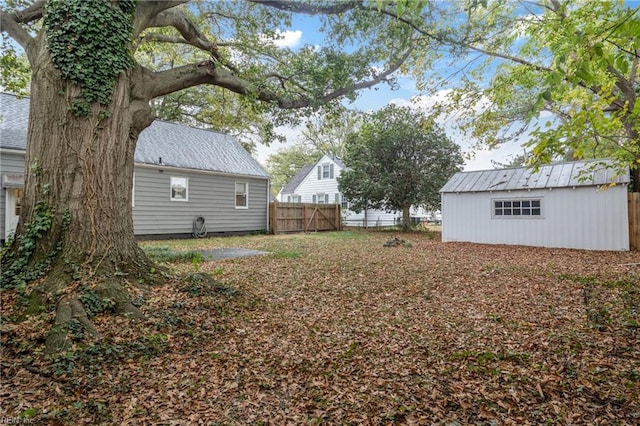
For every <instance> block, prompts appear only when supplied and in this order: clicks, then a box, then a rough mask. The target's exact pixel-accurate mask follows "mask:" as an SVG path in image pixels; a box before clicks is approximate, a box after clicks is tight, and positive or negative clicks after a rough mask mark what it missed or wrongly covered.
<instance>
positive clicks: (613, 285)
mask: <svg viewBox="0 0 640 426" xmlns="http://www.w3.org/2000/svg"><path fill="white" fill-rule="evenodd" d="M433 235H434V234H433V233H414V234H392V233H380V232H342V233H319V234H308V235H300V234H299V235H288V236H267V235H265V236H252V237H234V238H212V239H203V240H188V241H187V240H183V241H175V242H171V243H168V242H156V243H145V244H144V245H145V246H146V247H147V248H149V247H151V248H153V247H154V246H167V245H171V247H172V248H173V249H174V250H180V251H188V250H196V249H212V248H215V247H243V248H251V249H259V250H267V251H269V252H270V253H271V254H269V255H265V256H257V257H247V258H240V259H225V260H218V261H215V260H214V261H205V262H202V261H201V260H202V259H199V258H198V257H197V256H196V257H194V258H193V259H194V260H193V261H191V262H189V261H187V262H182V263H173V264H171V265H172V266H171V267H172V268H174V269H175V270H176V271H178V272H181V273H183V274H185V275H183V278H181V279H179V280H178V279H174V280H172V281H171V282H169V283H168V284H167V285H165V286H162V287H158V288H152V289H149V290H147V291H143V292H140V293H139V294H137V297H138V298H139V301H140V302H141V303H142V306H141V309H142V310H143V311H144V313H145V314H146V315H147V317H148V320H147V321H142V322H141V321H138V322H136V321H134V320H130V319H127V318H122V317H114V316H111V315H106V314H98V315H96V317H95V318H94V321H95V323H96V326H97V328H98V329H99V331H100V332H101V333H102V336H103V337H102V339H101V340H99V341H97V342H88V341H87V342H84V343H83V341H82V336H78V338H79V343H78V344H77V346H76V347H75V348H74V350H73V351H70V352H68V353H65V354H62V355H59V356H57V357H55V358H54V359H43V357H42V356H41V354H40V351H41V350H42V339H43V337H44V333H45V331H46V328H47V326H48V324H47V322H48V321H50V317H47V316H40V317H31V318H28V319H27V320H26V321H23V322H20V323H17V322H14V321H13V320H12V318H13V317H12V316H13V315H14V311H13V306H14V305H15V303H19V300H17V299H18V297H17V296H16V295H15V294H12V293H8V292H4V293H3V294H2V317H3V323H2V348H3V349H2V359H1V366H2V383H1V385H0V400H1V401H2V403H1V413H0V416H1V417H3V418H13V419H15V418H18V417H22V418H23V419H28V420H30V421H31V422H32V423H34V424H69V425H77V424H150V425H151V424H167V425H172V424H225V425H226V424H229V425H234V424H278V425H280V424H283V425H284V424H292V425H299V424H374V425H378V424H380V425H382V424H447V425H460V424H517V425H525V424H602V425H605V424H607V425H609V424H614V425H615V424H619V425H625V424H628V425H632V424H638V423H640V344H639V343H640V337H639V336H640V329H639V328H638V322H640V265H638V262H640V256H639V255H638V253H637V252H635V253H615V252H588V251H577V250H561V249H546V248H532V247H513V246H492V245H479V244H467V243H442V242H440V241H439V240H438V238H435V239H434V238H433ZM392 237H399V238H401V239H403V240H405V243H404V244H401V245H398V246H394V247H383V245H384V243H385V242H386V241H388V240H389V239H390V238H392ZM203 272H206V273H210V274H211V275H212V276H213V277H214V281H209V280H206V279H204V278H203V277H202V276H201V275H199V274H200V273H203ZM86 302H87V303H90V300H89V299H87V301H86Z"/></svg>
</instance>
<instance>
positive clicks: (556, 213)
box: [442, 185, 629, 250]
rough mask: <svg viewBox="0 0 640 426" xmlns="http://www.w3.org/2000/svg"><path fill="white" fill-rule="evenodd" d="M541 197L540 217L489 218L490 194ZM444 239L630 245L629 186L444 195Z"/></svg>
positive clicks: (544, 244) (563, 245)
mask: <svg viewBox="0 0 640 426" xmlns="http://www.w3.org/2000/svg"><path fill="white" fill-rule="evenodd" d="M511 198H513V199H515V200H517V199H518V198H520V199H529V198H542V215H541V216H540V217H525V216H518V217H514V216H511V217H502V218H493V217H492V208H493V203H492V200H493V199H511ZM442 240H443V241H447V242H448V241H467V242H475V243H488V244H514V245H528V246H542V247H561V248H575V249H586V250H629V225H628V213H627V189H626V186H624V185H617V186H615V187H611V188H608V189H606V190H600V189H598V187H576V188H554V189H552V190H549V189H540V190H531V191H528V190H523V191H496V192H474V193H443V194H442Z"/></svg>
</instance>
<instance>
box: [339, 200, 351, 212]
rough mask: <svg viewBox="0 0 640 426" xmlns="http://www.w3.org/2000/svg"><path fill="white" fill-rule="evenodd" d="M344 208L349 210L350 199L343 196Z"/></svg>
mask: <svg viewBox="0 0 640 426" xmlns="http://www.w3.org/2000/svg"><path fill="white" fill-rule="evenodd" d="M340 204H341V205H342V210H349V201H347V199H346V198H344V197H342V203H340Z"/></svg>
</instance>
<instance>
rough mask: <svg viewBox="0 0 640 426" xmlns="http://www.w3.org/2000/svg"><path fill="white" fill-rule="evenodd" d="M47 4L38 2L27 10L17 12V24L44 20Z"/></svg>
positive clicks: (43, 1)
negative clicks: (43, 14)
mask: <svg viewBox="0 0 640 426" xmlns="http://www.w3.org/2000/svg"><path fill="white" fill-rule="evenodd" d="M45 3H46V0H38V1H37V2H35V3H34V4H32V5H31V6H29V7H27V8H26V9H24V10H21V11H17V12H15V13H14V14H15V20H16V22H18V23H20V24H26V23H28V22H31V21H37V20H38V19H40V18H42V13H43V11H44V4H45Z"/></svg>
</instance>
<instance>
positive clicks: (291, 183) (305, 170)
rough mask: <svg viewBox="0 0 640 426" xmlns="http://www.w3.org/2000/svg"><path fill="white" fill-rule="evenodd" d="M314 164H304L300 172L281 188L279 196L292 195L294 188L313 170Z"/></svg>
mask: <svg viewBox="0 0 640 426" xmlns="http://www.w3.org/2000/svg"><path fill="white" fill-rule="evenodd" d="M314 166H315V164H305V165H304V166H302V168H301V169H300V171H299V172H298V173H296V174H295V176H293V177H292V178H291V180H290V181H289V182H288V183H287V184H286V185H285V186H283V187H282V190H280V193H281V194H294V193H295V190H296V188H297V187H298V186H299V185H300V184H301V183H302V181H303V180H304V178H305V177H307V175H308V174H309V172H311V170H313V167H314Z"/></svg>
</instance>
